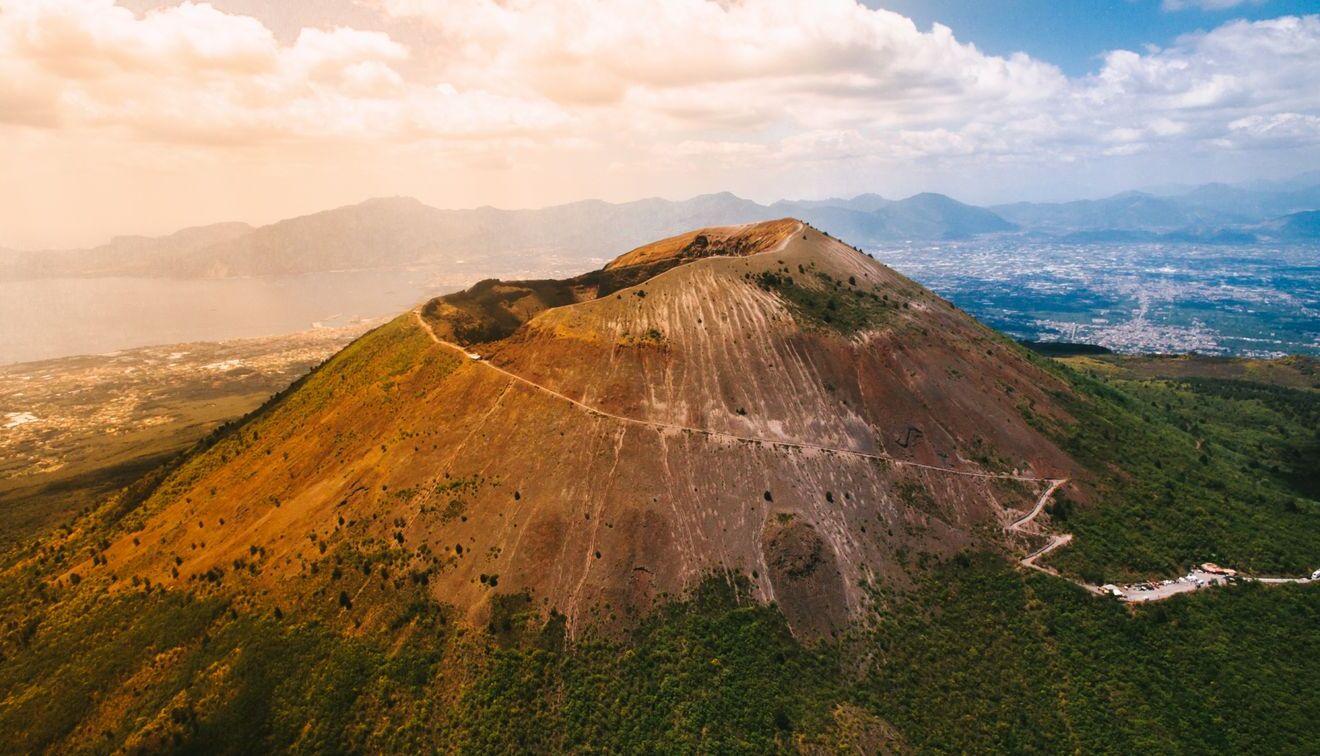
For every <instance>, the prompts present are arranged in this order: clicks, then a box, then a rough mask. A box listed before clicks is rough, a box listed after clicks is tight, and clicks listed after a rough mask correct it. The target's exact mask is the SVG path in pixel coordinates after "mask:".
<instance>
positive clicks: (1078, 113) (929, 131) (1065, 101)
mask: <svg viewBox="0 0 1320 756" xmlns="http://www.w3.org/2000/svg"><path fill="white" fill-rule="evenodd" d="M355 2H356V5H355V7H356V8H358V9H366V10H365V17H364V16H362V15H358V16H355V18H357V19H358V20H363V19H364V18H365V19H366V20H372V19H374V23H364V24H363V25H365V26H368V27H370V28H356V29H355V28H346V27H330V28H304V29H302V30H301V31H297V30H289V29H285V28H283V27H281V28H282V32H281V33H280V34H279V35H277V34H276V33H274V32H273V31H272V29H271V27H269V26H268V25H267V24H266V23H265V22H263V21H262V20H261V19H259V18H257V17H253V16H246V15H240V14H234V13H226V12H224V11H222V10H219V9H217V8H215V7H213V6H211V5H208V4H205V3H194V2H181V3H176V4H171V5H166V6H165V7H162V8H160V9H158V10H155V11H151V12H147V13H143V14H135V13H132V12H130V11H129V10H127V9H125V8H123V7H120V6H117V5H115V4H114V3H113V2H112V0H0V145H8V146H0V157H5V156H6V155H4V154H3V151H6V150H8V151H9V152H10V154H12V153H13V151H15V150H17V149H19V148H18V147H15V146H14V145H27V147H26V149H27V150H29V152H31V153H32V154H29V155H26V156H24V157H23V160H22V164H23V165H35V166H40V165H42V164H46V163H52V160H51V159H48V158H53V156H55V155H56V153H60V154H77V155H93V156H95V155H98V154H105V155H107V156H119V155H131V156H133V160H132V161H124V162H133V163H134V164H140V163H142V162H148V163H150V164H151V165H153V166H156V167H157V168H158V173H159V174H160V175H170V174H169V172H170V171H176V172H178V174H179V175H180V176H183V175H184V174H185V173H187V172H188V171H193V172H195V174H196V175H198V176H202V175H204V172H205V171H207V170H216V169H215V168H214V166H217V165H224V166H225V167H226V169H227V170H237V168H235V167H234V166H238V165H241V164H240V163H236V162H234V161H233V160H232V154H233V148H235V147H241V148H252V149H249V150H248V152H249V153H251V154H252V155H253V156H254V157H252V158H251V160H252V163H251V164H252V165H260V166H261V170H262V171H264V172H279V171H281V170H283V171H284V172H286V173H288V174H290V175H297V174H298V173H299V172H302V171H306V170H307V166H309V165H314V166H317V167H318V170H329V169H328V168H322V166H329V165H334V166H335V170H336V171H338V172H339V173H342V174H343V175H345V176H349V175H352V176H366V177H370V178H372V179H373V180H377V179H378V180H380V181H381V182H391V183H385V184H384V186H385V188H386V190H387V191H389V192H390V193H393V192H394V191H398V190H400V189H396V188H395V187H396V186H424V187H430V186H433V185H435V183H436V182H435V180H434V179H433V176H435V175H441V174H442V175H444V177H445V178H446V179H448V183H447V184H446V186H449V185H452V186H454V187H458V188H455V189H453V190H452V194H447V195H445V197H446V199H444V200H442V201H446V202H452V203H454V204H478V203H480V202H498V203H501V204H507V203H509V202H512V201H521V202H526V203H538V202H549V201H557V200H565V199H571V198H573V197H574V193H592V194H596V193H602V194H603V193H607V192H608V191H614V192H616V196H617V194H623V195H624V196H638V195H647V194H655V193H658V192H665V191H669V192H671V193H683V192H694V191H708V190H714V189H724V188H735V187H737V186H744V187H747V186H750V187H753V188H754V189H756V190H758V191H760V192H764V193H767V194H770V195H771V196H773V194H781V195H783V194H798V193H799V190H798V189H797V184H795V183H794V182H793V178H792V177H793V176H794V174H795V172H797V171H798V170H799V169H801V171H803V172H808V173H809V172H812V171H817V172H819V175H821V176H824V177H826V178H823V179H821V183H822V185H828V181H829V177H830V176H845V175H846V176H856V177H858V178H857V180H858V181H863V180H870V179H869V178H868V177H876V176H880V177H886V178H892V177H898V176H909V175H910V176H914V177H920V176H941V175H942V176H956V177H958V182H959V184H958V185H959V186H961V185H962V180H963V177H969V180H970V177H973V176H977V175H979V176H981V177H982V178H981V179H980V180H981V181H982V182H983V183H985V182H999V183H1003V181H1004V176H1010V175H1015V174H1013V173H1012V172H1011V170H1006V169H1011V168H1012V167H1014V166H1018V167H1024V168H1026V169H1030V170H1038V171H1039V172H1040V173H1041V175H1046V174H1047V173H1049V172H1052V173H1051V174H1049V175H1053V176H1055V177H1060V178H1062V177H1066V176H1067V175H1070V174H1069V173H1068V172H1069V171H1070V170H1071V169H1070V168H1069V167H1068V166H1070V165H1075V164H1078V163H1086V164H1088V165H1100V164H1104V163H1105V161H1122V160H1125V159H1127V158H1128V157H1129V156H1133V155H1138V154H1140V155H1142V158H1141V160H1142V161H1156V160H1162V161H1164V162H1165V163H1166V164H1182V165H1187V164H1189V163H1190V161H1192V160H1194V159H1195V156H1197V155H1204V154H1207V153H1211V152H1213V153H1214V154H1215V155H1216V159H1217V160H1222V159H1223V158H1224V156H1225V155H1241V156H1245V157H1244V158H1243V160H1244V161H1247V160H1251V161H1255V160H1257V159H1258V158H1259V157H1261V156H1267V155H1271V154H1276V155H1277V154H1283V153H1285V152H1287V151H1289V150H1312V152H1309V153H1306V154H1307V155H1311V156H1313V157H1314V155H1315V150H1317V149H1320V147H1317V145H1320V139H1318V136H1317V134H1318V132H1320V122H1318V119H1320V66H1316V65H1315V61H1317V60H1320V17H1317V16H1306V17H1283V18H1278V19H1274V20H1269V21H1258V22H1246V21H1240V20H1238V21H1229V22H1227V23H1224V24H1222V25H1220V26H1218V27H1217V28H1213V29H1211V30H1210V31H1208V32H1204V33H1198V34H1195V35H1189V36H1187V37H1184V38H1181V39H1178V40H1176V41H1175V42H1174V43H1173V44H1171V45H1169V46H1168V47H1166V48H1164V49H1155V48H1151V49H1145V50H1141V51H1128V50H1114V51H1110V52H1109V53H1107V54H1106V55H1104V56H1103V58H1102V65H1101V67H1100V69H1099V70H1098V71H1097V72H1095V73H1094V74H1091V75H1087V76H1080V77H1068V76H1066V75H1065V74H1064V73H1063V72H1062V71H1061V70H1059V69H1058V68H1057V67H1056V66H1053V65H1051V64H1049V63H1048V62H1044V61H1041V60H1037V59H1035V58H1032V57H1030V56H1028V55H1024V54H1015V55H1008V56H997V55H988V54H986V53H985V52H983V51H981V50H980V49H978V48H977V47H976V46H975V45H973V44H969V43H967V42H965V41H962V40H960V39H958V37H957V36H956V35H955V33H954V31H953V30H950V29H948V28H946V27H944V26H940V25H938V24H937V25H934V26H933V27H931V28H930V29H928V30H922V29H919V28H917V26H916V25H915V24H914V23H913V22H912V21H911V20H909V19H908V18H906V17H904V16H902V15H899V14H897V13H893V12H889V11H886V10H882V9H873V8H868V7H866V6H864V5H862V4H861V3H860V2H857V0H665V2H653V1H651V0H355ZM1225 2H1226V0H1211V2H1208V3H1205V2H1203V3H1199V5H1201V6H1206V7H1208V6H1209V5H1223V4H1224V3H1225ZM1172 4H1175V5H1176V4H1183V5H1185V4H1187V0H1182V2H1181V3H1172ZM33 135H41V136H40V138H36V137H34V136H33ZM18 137H23V138H21V139H20V138H18ZM37 150H46V151H48V152H46V153H42V154H40V155H39V154H37V152H36V151H37ZM257 153H260V155H259V159H258V157H256V155H257ZM185 154H186V157H181V155H185ZM43 156H44V157H43ZM105 160H106V161H107V163H108V162H111V157H107V158H105ZM1134 164H1135V163H1134ZM1143 165H1144V163H1143ZM584 166H600V167H602V170H600V171H592V170H583V168H584ZM112 170H115V171H117V170H125V169H124V168H123V167H122V166H118V165H115V166H113V169H112V168H106V172H107V175H110V174H111V173H112ZM191 175H193V174H189V176H191ZM261 175H266V174H265V173H262V174H261ZM515 175H516V178H515ZM525 176H532V177H534V179H528V180H522V177H525ZM178 180H179V181H181V182H182V181H185V180H193V179H191V178H187V179H185V178H179V179H178ZM197 180H201V179H200V178H199V179H197ZM915 180H916V179H914V181H915ZM1143 180H1144V179H1143ZM106 181H107V182H109V181H111V179H109V178H107V179H106ZM625 181H626V182H627V187H625V188H620V187H624V185H625ZM608 182H614V183H608ZM664 182H668V183H664ZM468 186H479V187H485V189H484V190H483V191H487V192H489V193H488V194H483V195H477V194H474V193H473V191H469V190H466V189H464V187H468ZM864 188H867V189H875V188H880V187H876V186H871V185H868V186H865V187H864ZM923 188H934V187H930V186H929V185H927V187H923ZM361 191H365V190H361ZM825 191H830V192H835V191H844V189H843V188H842V187H833V188H830V187H828V186H827V188H826V189H825ZM502 192H507V193H509V194H503V193H502ZM515 192H516V194H513V193H515ZM6 196H9V195H4V194H3V193H0V201H4V199H5V197H6ZM511 196H516V197H517V200H511V199H509V197H511ZM254 201H255V200H254ZM437 201H441V200H437ZM300 209H302V208H300ZM0 230H2V229H0Z"/></svg>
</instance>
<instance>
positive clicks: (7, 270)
mask: <svg viewBox="0 0 1320 756" xmlns="http://www.w3.org/2000/svg"><path fill="white" fill-rule="evenodd" d="M1312 181H1317V179H1315V178H1314V177H1310V176H1301V177H1298V178H1297V179H1295V180H1293V181H1290V182H1278V183H1276V184H1270V185H1252V186H1245V185H1243V186H1232V185H1226V184H1205V185H1202V186H1198V187H1192V188H1187V187H1177V188H1171V189H1170V190H1168V191H1170V192H1177V193H1168V194H1155V193H1149V192H1135V191H1134V192H1123V193H1121V194H1116V195H1114V196H1112V197H1106V198H1103V199H1094V200H1074V201H1070V202H1058V203H1035V202H1016V203H1011V204H1004V205H993V206H990V207H977V206H974V205H968V204H965V203H962V202H959V201H957V200H955V199H953V198H951V197H948V196H946V195H943V194H935V193H930V192H926V193H921V194H916V195H913V196H911V197H908V198H906V199H902V200H891V199H886V198H884V197H881V196H880V195H877V194H861V195H858V196H856V197H852V198H850V199H845V198H830V199H823V200H780V201H777V202H774V203H772V204H770V205H763V204H760V203H757V202H754V201H752V200H749V199H744V198H742V197H738V196H737V195H734V194H732V193H729V192H719V193H714V194H703V195H699V196H697V197H693V198H691V199H687V200H681V201H673V200H666V199H661V198H658V197H651V198H646V199H640V200H635V201H632V202H624V203H610V202H605V201H603V200H582V201H579V202H572V203H568V204H564V205H555V206H552V207H546V208H541V209H534V210H530V209H529V210H504V209H500V208H494V207H478V208H473V209H466V210H442V209H438V208H434V207H430V206H429V205H426V204H423V203H422V202H420V201H418V200H416V199H413V198H410V197H382V198H376V199H370V200H366V201H364V202H361V203H358V204H355V205H347V206H344V207H339V208H334V209H330V210H324V211H321V212H318V213H313V214H310V215H304V216H299V217H296V218H290V219H287V220H282V221H278V222H276V223H272V224H269V225H266V226H261V227H259V228H253V227H251V226H249V225H247V224H244V223H217V224H212V225H207V226H199V227H195V228H188V229H184V230H182V231H178V232H176V233H174V234H170V235H168V236H164V237H158V238H150V237H142V236H129V237H119V238H116V239H114V240H113V241H111V242H110V243H108V244H104V245H101V246H99V247H95V248H92V249H86V250H50V251H14V250H2V249H0V279H11V280H12V279H32V278H53V277H88V276H149V277H177V278H224V277H231V276H264V275H280V274H298V273H313V272H324V271H337V270H360V269H387V268H400V267H409V266H425V265H443V264H446V263H449V262H453V261H455V260H459V259H462V258H464V257H465V256H473V255H480V256H482V257H483V258H485V260H486V261H487V262H488V263H489V264H491V265H493V266H496V267H507V268H508V269H509V270H511V271H512V270H529V269H530V270H537V269H547V270H548V269H551V268H555V269H566V268H567V269H578V270H588V269H590V268H592V267H593V266H594V265H595V264H598V263H600V262H603V261H604V260H605V259H608V257H609V256H611V255H612V254H614V253H615V252H617V251H618V250H619V249H627V248H631V247H635V246H638V245H640V244H644V243H646V242H647V241H648V240H651V239H656V238H661V237H665V236H671V235H674V234H677V233H680V232H682V231H684V230H686V229H691V228H701V227H706V226H721V225H730V224H739V223H753V222H759V221H765V220H772V219H775V218H780V217H784V216H786V215H791V216H793V217H798V218H801V219H803V220H805V221H807V222H809V223H811V224H813V225H815V226H817V227H819V228H821V229H822V230H824V231H826V232H827V233H830V234H832V235H834V236H836V237H839V238H846V239H849V240H851V241H852V242H853V243H856V244H859V245H862V246H868V245H876V244H882V243H887V242H896V241H947V240H956V239H968V238H973V237H976V236H980V235H986V234H1009V233H1025V234H1031V235H1045V236H1050V237H1055V238H1059V239H1062V240H1064V241H1071V242H1078V243H1106V242H1142V241H1163V242H1173V243H1181V242H1189V243H1253V242H1256V241H1303V240H1310V239H1316V238H1320V232H1317V231H1316V230H1315V229H1314V225H1313V224H1312V225H1308V224H1307V222H1306V219H1305V213H1307V212H1310V211H1313V210H1315V209H1316V208H1320V182H1317V183H1314V184H1311V183H1309V182H1312ZM1298 214H1301V216H1302V217H1300V218H1298V219H1295V220H1292V221H1290V220H1288V219H1289V218H1292V217H1293V216H1295V215H1298Z"/></svg>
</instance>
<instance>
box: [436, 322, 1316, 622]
mask: <svg viewBox="0 0 1320 756" xmlns="http://www.w3.org/2000/svg"><path fill="white" fill-rule="evenodd" d="M413 316H414V317H415V318H416V319H417V324H418V325H419V326H420V327H421V329H422V330H423V331H425V332H426V333H427V335H429V336H430V337H431V340H432V341H434V342H435V343H436V344H439V345H441V346H444V347H448V348H449V349H453V350H454V351H456V352H458V353H460V354H462V355H463V356H465V357H467V358H469V359H471V360H473V361H474V362H477V363H478V364H480V365H483V366H485V367H486V368H487V369H489V370H493V371H495V372H497V373H499V374H501V375H503V376H504V377H506V378H508V379H510V380H511V381H514V382H517V383H520V384H522V385H524V386H527V387H529V388H531V389H533V390H535V391H540V392H542V393H544V394H546V395H547V396H551V397H554V398H556V399H561V400H563V401H565V402H568V403H569V404H571V405H573V406H574V407H576V408H578V409H580V410H582V411H583V412H586V413H588V414H590V415H592V416H593V417H603V418H609V419H611V420H614V421H616V422H620V423H626V424H629V425H634V426H638V427H642V428H649V429H651V430H655V431H661V432H663V431H677V432H684V433H696V434H700V435H702V436H705V437H707V438H712V439H718V440H722V441H731V442H739V443H756V444H770V445H773V446H777V447H781V448H788V449H803V450H807V451H819V452H826V453H830V454H844V455H848V456H852V457H859V458H862V459H870V460H877V461H881V462H887V463H889V464H894V465H904V466H907V467H915V468H919V469H923V470H933V471H936V472H942V473H948V474H950V475H963V476H967V477H973V478H983V479H1001V480H1019V481H1026V482H1032V483H1048V484H1049V486H1048V487H1047V488H1046V489H1045V490H1044V491H1043V492H1042V493H1041V495H1040V497H1039V498H1037V499H1036V504H1035V506H1033V507H1032V508H1031V510H1030V511H1028V512H1027V513H1026V514H1024V515H1022V516H1021V517H1019V518H1018V519H1016V520H1014V521H1013V522H1011V523H1009V524H1008V525H1006V526H1004V532H1006V533H1020V532H1022V530H1023V529H1024V528H1025V527H1026V526H1027V525H1028V524H1030V523H1031V522H1032V521H1033V520H1035V519H1036V517H1037V516H1039V515H1040V513H1041V512H1043V511H1044V510H1045V506H1046V505H1047V504H1048V503H1049V501H1050V499H1051V498H1052V497H1053V496H1054V493H1055V492H1056V491H1058V490H1059V487H1060V486H1062V485H1063V484H1065V483H1067V482H1068V479H1067V478H1038V477H1034V476H1029V475H1015V474H1011V473H989V472H979V471H972V470H954V469H952V468H948V467H939V466H937V465H927V464H923V463H921V462H913V461H911V460H906V459H896V458H894V457H891V456H889V455H887V454H875V453H872V452H863V451H857V450H856V449H844V448H839V447H834V446H824V445H821V444H812V443H807V442H805V441H787V440H783V439H775V438H760V437H757V436H740V435H737V434H733V433H725V432H723V431H717V430H712V429H710V428H697V427H693V426H688V425H679V424H677V423H666V422H660V421H658V420H642V419H640V418H635V417H628V416H626V415H619V414H615V413H613V412H608V411H606V410H603V409H600V408H599V407H593V406H591V405H589V404H586V403H584V402H581V401H578V400H577V399H574V398H573V397H571V396H565V395H564V394H562V393H560V392H558V391H556V390H554V389H552V388H550V387H549V386H544V385H542V384H540V383H537V382H536V381H533V380H531V379H529V378H525V377H523V376H521V375H518V374H517V373H513V372H510V371H508V370H505V369H504V368H502V367H500V366H499V365H495V364H493V363H491V362H489V361H487V360H484V359H481V357H480V355H476V354H473V353H472V352H469V351H468V350H466V349H464V348H463V347H462V346H460V345H458V344H455V343H453V342H450V341H445V340H444V339H442V338H440V337H439V336H438V335H436V333H435V330H434V329H432V328H431V324H430V323H427V322H426V319H425V318H423V317H422V313H421V308H417V309H415V310H413ZM1072 540H1073V536H1072V534H1071V533H1062V534H1054V535H1052V536H1051V537H1050V540H1049V542H1048V543H1046V544H1045V545H1044V546H1042V547H1040V548H1039V549H1036V550H1035V551H1033V552H1031V553H1030V554H1028V555H1027V556H1025V557H1023V558H1022V559H1020V560H1019V562H1018V563H1019V564H1021V565H1022V566H1023V567H1026V568H1028V569H1032V570H1036V571H1038V572H1043V573H1045V574H1047V575H1052V576H1054V577H1059V578H1063V579H1066V580H1068V581H1069V582H1071V583H1073V584H1074V585H1077V586H1079V587H1081V588H1082V589H1083V590H1086V591H1087V592H1089V593H1092V594H1096V595H1106V594H1108V593H1109V591H1108V590H1107V589H1106V588H1104V587H1102V586H1098V585H1091V584H1090V583H1086V582H1083V581H1080V580H1073V579H1071V578H1066V577H1064V576H1063V575H1060V574H1059V572H1058V571H1057V570H1054V569H1052V568H1050V567H1044V566H1041V565H1039V564H1037V560H1039V559H1040V558H1041V557H1043V556H1045V555H1047V554H1049V553H1051V552H1053V551H1055V550H1056V549H1060V548H1062V547H1064V546H1067V545H1068V544H1069V543H1072ZM1244 579H1247V580H1258V581H1259V582H1266V583H1283V582H1303V583H1304V582H1310V581H1309V580H1308V579H1306V578H1249V577H1246V578H1244ZM1210 584H1212V583H1206V585H1210ZM1200 587H1205V586H1204V585H1195V586H1194V587H1192V588H1183V589H1181V590H1179V591H1174V592H1167V593H1166V592H1160V593H1159V594H1158V595H1157V594H1156V593H1154V592H1140V593H1139V592H1136V591H1132V592H1130V593H1129V592H1120V593H1119V594H1118V596H1119V598H1120V599H1122V600H1123V601H1129V602H1150V601H1159V600H1162V599H1165V598H1168V597H1170V596H1173V595H1176V594H1177V593H1179V592H1186V591H1187V590H1196V588H1200Z"/></svg>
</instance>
